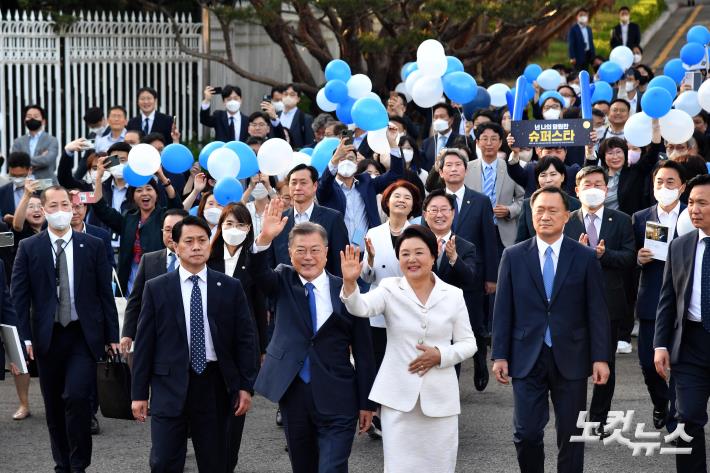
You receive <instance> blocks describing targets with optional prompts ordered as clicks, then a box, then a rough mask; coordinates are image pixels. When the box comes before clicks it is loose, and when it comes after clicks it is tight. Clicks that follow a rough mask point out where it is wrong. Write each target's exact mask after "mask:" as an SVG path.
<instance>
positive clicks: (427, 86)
mask: <svg viewBox="0 0 710 473" xmlns="http://www.w3.org/2000/svg"><path fill="white" fill-rule="evenodd" d="M443 93H444V85H443V84H442V83H441V78H440V77H437V76H424V77H422V78H420V79H419V80H418V81H417V82H416V83H415V84H414V87H413V88H412V99H414V103H416V104H417V105H419V106H420V107H422V108H429V107H433V106H434V105H436V104H437V103H439V100H440V99H441V95H442V94H443Z"/></svg>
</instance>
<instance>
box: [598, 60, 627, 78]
mask: <svg viewBox="0 0 710 473" xmlns="http://www.w3.org/2000/svg"><path fill="white" fill-rule="evenodd" d="M623 75H624V71H622V70H621V66H619V65H618V64H617V63H615V62H611V61H606V62H603V63H602V65H601V66H599V78H600V79H601V80H603V81H604V82H611V83H614V82H616V81H618V80H619V79H621V76H623Z"/></svg>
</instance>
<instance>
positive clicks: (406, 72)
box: [399, 62, 419, 82]
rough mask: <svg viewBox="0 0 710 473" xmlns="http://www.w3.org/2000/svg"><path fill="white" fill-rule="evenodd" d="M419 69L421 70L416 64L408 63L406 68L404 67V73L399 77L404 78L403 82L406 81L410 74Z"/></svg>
mask: <svg viewBox="0 0 710 473" xmlns="http://www.w3.org/2000/svg"><path fill="white" fill-rule="evenodd" d="M417 69H419V66H417V63H416V62H408V63H406V64H405V65H404V66H402V72H401V73H400V74H399V76H400V77H401V78H402V82H404V81H406V80H407V77H409V74H411V73H412V72H414V71H416V70H417Z"/></svg>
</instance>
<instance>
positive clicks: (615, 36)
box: [609, 6, 641, 50]
mask: <svg viewBox="0 0 710 473" xmlns="http://www.w3.org/2000/svg"><path fill="white" fill-rule="evenodd" d="M630 19H631V10H629V7H626V6H623V7H621V8H619V24H618V25H616V26H615V27H614V29H613V30H612V31H611V40H610V41H609V44H610V45H611V49H614V48H615V47H617V46H626V47H627V48H629V49H632V50H633V49H634V48H638V47H639V46H641V28H639V25H637V24H636V23H632V22H631V21H630Z"/></svg>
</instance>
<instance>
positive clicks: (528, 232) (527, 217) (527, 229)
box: [515, 195, 582, 243]
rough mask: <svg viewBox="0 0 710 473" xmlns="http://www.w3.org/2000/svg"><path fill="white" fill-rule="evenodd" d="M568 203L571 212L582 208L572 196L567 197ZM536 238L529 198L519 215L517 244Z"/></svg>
mask: <svg viewBox="0 0 710 473" xmlns="http://www.w3.org/2000/svg"><path fill="white" fill-rule="evenodd" d="M567 201H568V202H569V210H570V212H573V211H575V210H577V209H579V208H580V207H582V204H581V202H580V201H579V200H577V199H575V198H574V197H572V196H570V195H568V196H567ZM534 236H535V227H533V221H532V208H530V198H529V197H528V198H527V199H524V200H523V207H522V210H521V211H520V215H518V234H517V235H516V237H515V243H520V242H521V241H525V240H527V239H528V238H532V237H534Z"/></svg>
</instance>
